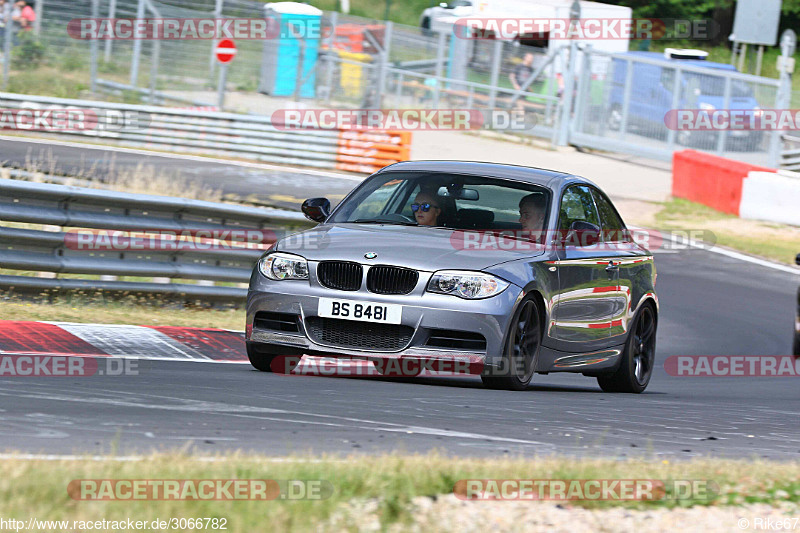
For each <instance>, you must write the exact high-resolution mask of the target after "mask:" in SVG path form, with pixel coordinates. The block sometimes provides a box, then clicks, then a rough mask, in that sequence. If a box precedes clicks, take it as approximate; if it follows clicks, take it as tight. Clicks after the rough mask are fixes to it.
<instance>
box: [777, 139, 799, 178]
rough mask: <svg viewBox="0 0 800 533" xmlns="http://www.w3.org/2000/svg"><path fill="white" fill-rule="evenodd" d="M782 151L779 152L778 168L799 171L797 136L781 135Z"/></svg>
mask: <svg viewBox="0 0 800 533" xmlns="http://www.w3.org/2000/svg"><path fill="white" fill-rule="evenodd" d="M781 140H782V141H783V149H782V150H781V161H780V166H781V168H782V169H785V170H800V137H798V136H797V135H786V134H784V135H782V136H781Z"/></svg>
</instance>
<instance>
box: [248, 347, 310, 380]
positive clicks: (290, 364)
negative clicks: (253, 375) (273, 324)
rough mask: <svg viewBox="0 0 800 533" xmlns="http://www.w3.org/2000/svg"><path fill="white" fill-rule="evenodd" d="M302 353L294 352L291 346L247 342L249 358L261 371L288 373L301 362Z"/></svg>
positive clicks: (254, 366)
mask: <svg viewBox="0 0 800 533" xmlns="http://www.w3.org/2000/svg"><path fill="white" fill-rule="evenodd" d="M300 357H302V354H301V353H294V352H292V350H291V348H284V347H282V346H277V345H272V344H261V343H255V342H248V343H247V358H248V359H249V360H250V364H251V365H253V368H255V369H256V370H260V371H261V372H275V373H277V374H288V373H290V372H291V371H292V370H294V369H295V367H296V366H297V364H298V363H299V362H300Z"/></svg>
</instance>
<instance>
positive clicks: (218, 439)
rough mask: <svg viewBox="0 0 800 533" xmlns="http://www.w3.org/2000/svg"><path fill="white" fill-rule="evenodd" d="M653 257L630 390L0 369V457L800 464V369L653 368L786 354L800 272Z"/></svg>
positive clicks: (557, 383) (551, 380) (696, 256)
mask: <svg viewBox="0 0 800 533" xmlns="http://www.w3.org/2000/svg"><path fill="white" fill-rule="evenodd" d="M5 157H7V156H5ZM656 265H657V268H658V283H657V291H658V294H659V298H660V303H661V312H660V324H659V330H658V337H657V364H656V370H655V372H654V375H653V378H652V381H651V383H650V386H649V388H648V389H647V391H646V392H645V393H644V394H641V395H625V394H607V393H602V392H601V391H600V389H599V388H598V387H597V384H596V382H595V380H594V379H592V378H586V377H583V376H580V375H566V374H550V375H548V376H539V375H537V376H535V378H534V384H533V385H532V386H531V387H529V389H528V390H527V391H524V392H505V391H491V390H485V389H483V387H482V386H481V383H480V380H479V378H477V377H465V378H403V379H389V378H344V377H315V376H283V375H276V374H265V373H261V372H257V371H255V370H253V369H252V368H251V367H250V366H249V365H247V364H219V363H210V362H209V363H198V362H179V361H175V362H172V361H147V362H146V363H147V364H143V365H142V368H141V371H140V373H139V375H130V376H124V377H109V376H94V377H87V378H64V377H36V378H33V377H3V378H0V398H1V399H0V428H2V431H0V450H2V451H14V450H17V451H22V452H24V453H48V454H73V453H79V454H84V453H100V454H106V453H109V452H110V451H111V450H112V449H114V450H116V451H115V453H118V454H122V455H125V454H133V453H140V452H149V451H154V450H167V449H175V448H184V447H186V446H187V445H188V446H189V449H191V450H194V451H196V452H202V453H215V452H226V451H232V450H245V451H254V452H261V453H265V454H269V455H279V456H283V455H286V454H292V453H298V454H300V453H304V452H311V453H315V454H318V453H323V452H332V453H336V454H343V455H344V454H351V453H355V454H361V453H382V452H393V451H397V452H409V453H417V452H419V453H424V452H428V451H430V450H434V449H435V450H439V451H440V452H442V453H444V454H452V455H462V456H504V455H524V456H528V457H533V456H536V455H550V454H566V455H574V456H592V457H595V456H606V457H617V458H632V457H644V458H652V457H663V458H690V457H694V456H706V457H709V456H716V457H742V458H750V457H763V458H773V459H797V458H798V457H800V393H799V392H798V384H800V378H797V377H774V378H748V377H714V378H711V377H702V378H701V377H673V376H669V375H667V373H666V372H665V370H664V367H663V363H664V361H665V359H666V358H667V357H669V356H672V355H789V354H790V349H791V338H792V330H793V319H794V309H795V298H796V291H797V286H798V284H800V276H798V275H796V274H792V273H787V272H781V271H778V270H774V269H771V268H768V267H765V266H761V265H757V264H752V263H747V262H743V261H741V260H738V259H735V258H731V257H727V256H723V255H719V254H715V253H712V252H709V251H706V250H700V249H689V250H683V251H679V252H677V253H675V252H673V253H667V252H666V251H661V252H660V253H658V252H657V254H656ZM0 318H2V317H0Z"/></svg>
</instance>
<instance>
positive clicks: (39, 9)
mask: <svg viewBox="0 0 800 533" xmlns="http://www.w3.org/2000/svg"><path fill="white" fill-rule="evenodd" d="M33 12H34V13H36V20H34V21H33V33H34V34H35V35H36V37H37V38H38V37H39V34H40V33H41V32H42V15H43V14H44V0H36V2H35V3H34V4H33Z"/></svg>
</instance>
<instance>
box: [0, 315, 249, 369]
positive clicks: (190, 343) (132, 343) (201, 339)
mask: <svg viewBox="0 0 800 533" xmlns="http://www.w3.org/2000/svg"><path fill="white" fill-rule="evenodd" d="M0 355H62V356H75V357H130V358H138V359H149V360H161V361H195V362H208V363H248V360H247V352H246V350H245V344H244V333H243V332H240V331H230V330H225V329H212V328H190V327H173V326H119V325H108V324H74V323H69V322H23V321H11V320H0Z"/></svg>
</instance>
